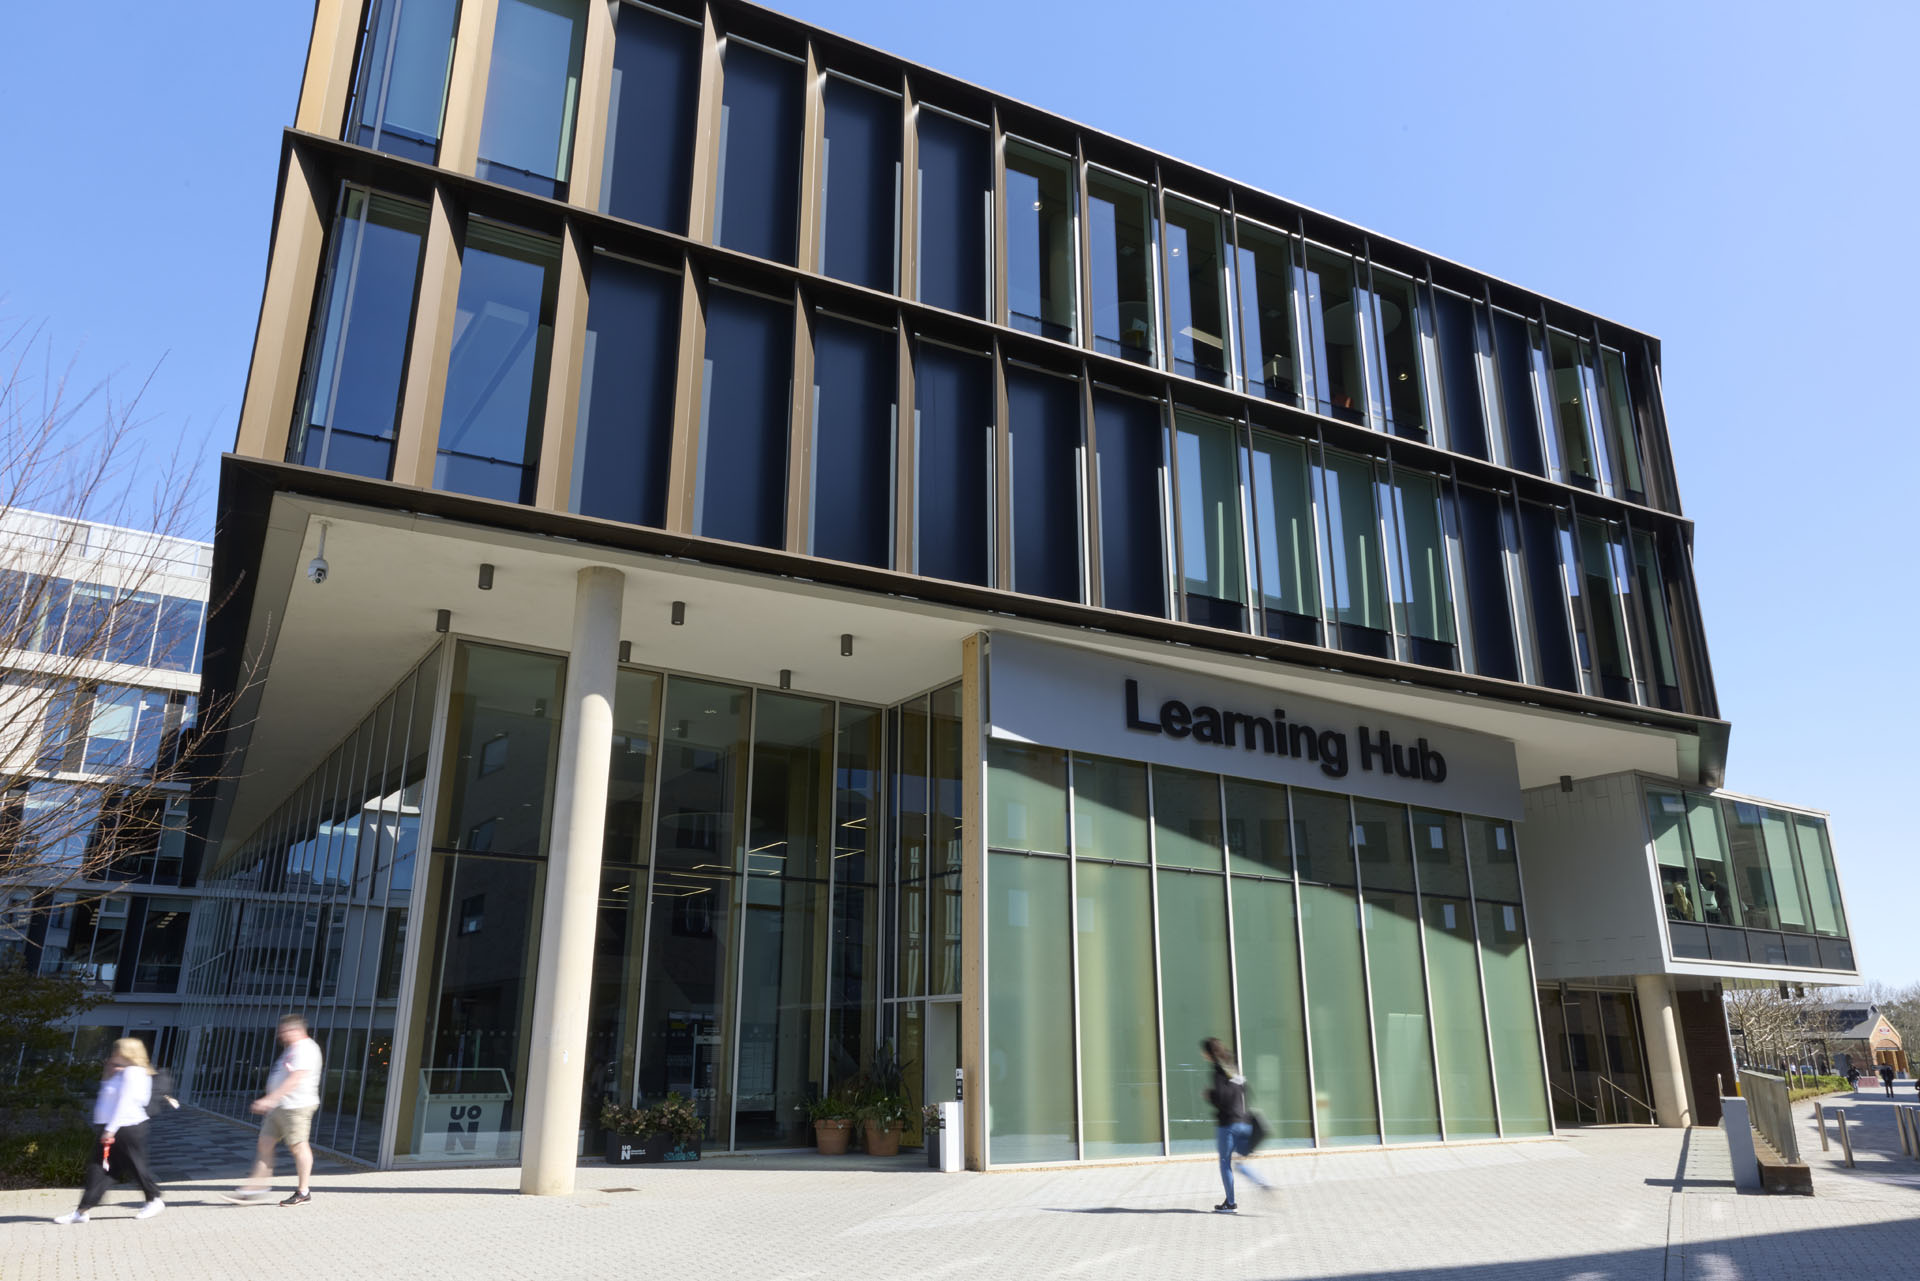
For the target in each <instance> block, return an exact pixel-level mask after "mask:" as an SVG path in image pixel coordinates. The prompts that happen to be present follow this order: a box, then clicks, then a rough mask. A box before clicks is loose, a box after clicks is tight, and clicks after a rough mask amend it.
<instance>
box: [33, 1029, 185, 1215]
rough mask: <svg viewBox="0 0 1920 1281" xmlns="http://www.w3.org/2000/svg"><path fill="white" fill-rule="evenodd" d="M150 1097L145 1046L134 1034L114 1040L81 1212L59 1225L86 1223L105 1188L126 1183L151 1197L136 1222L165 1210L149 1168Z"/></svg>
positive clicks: (98, 1100)
mask: <svg viewBox="0 0 1920 1281" xmlns="http://www.w3.org/2000/svg"><path fill="white" fill-rule="evenodd" d="M152 1098H153V1068H152V1067H151V1066H150V1065H149V1064H148V1062H147V1047H146V1045H145V1044H143V1043H142V1042H141V1041H140V1040H139V1039H137V1038H135V1037H131V1036H129V1037H125V1038H123V1039H122V1040H118V1041H115V1042H114V1043H113V1053H112V1054H110V1055H109V1056H108V1057H107V1065H106V1069H105V1070H104V1071H103V1072H102V1073H101V1076H100V1093H99V1094H98V1095H97V1096H96V1097H95V1099H94V1101H93V1123H94V1124H95V1125H96V1126H98V1127H100V1148H99V1151H98V1153H97V1154H96V1155H95V1156H94V1157H93V1158H92V1159H90V1160H89V1161H88V1162H87V1181H86V1187H85V1188H84V1189H83V1190H82V1191H81V1193H80V1207H79V1209H77V1210H70V1211H68V1212H67V1213H66V1214H63V1215H60V1216H59V1217H58V1218H56V1219H55V1220H54V1222H55V1223H85V1222H86V1221H87V1214H88V1212H89V1211H91V1210H92V1209H93V1207H94V1206H96V1205H99V1204H100V1199H101V1198H102V1197H104V1196H106V1194H107V1189H108V1188H109V1187H111V1186H113V1185H114V1184H115V1183H124V1182H126V1181H128V1180H132V1181H133V1182H135V1183H138V1184H139V1185H140V1191H141V1192H142V1193H143V1194H145V1196H146V1198H147V1200H146V1204H144V1205H142V1206H141V1207H140V1210H139V1212H138V1213H136V1214H135V1215H134V1216H133V1217H134V1218H136V1219H151V1218H152V1217H153V1216H154V1215H156V1214H158V1213H160V1211H162V1210H164V1209H166V1208H167V1203H166V1202H165V1201H163V1200H161V1199H160V1185H159V1184H157V1183H155V1182H154V1181H153V1171H152V1170H150V1169H149V1168H148V1167H147V1104H148V1103H149V1102H150V1101H151V1100H152Z"/></svg>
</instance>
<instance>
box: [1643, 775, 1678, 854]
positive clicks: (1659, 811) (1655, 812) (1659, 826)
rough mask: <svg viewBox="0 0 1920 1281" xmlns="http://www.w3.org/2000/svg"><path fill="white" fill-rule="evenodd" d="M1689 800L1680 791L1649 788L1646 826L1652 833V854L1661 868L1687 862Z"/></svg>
mask: <svg viewBox="0 0 1920 1281" xmlns="http://www.w3.org/2000/svg"><path fill="white" fill-rule="evenodd" d="M1686 821H1687V802H1686V800H1685V798H1683V797H1682V796H1681V795H1680V793H1678V792H1669V791H1665V790H1663V789H1659V788H1649V789H1647V826H1648V828H1649V829H1650V830H1651V831H1652V832H1653V856H1654V858H1655V859H1657V860H1658V861H1659V863H1660V865H1661V866H1662V867H1685V866H1686V865H1687V835H1686V832H1685V830H1684V829H1685V826H1686Z"/></svg>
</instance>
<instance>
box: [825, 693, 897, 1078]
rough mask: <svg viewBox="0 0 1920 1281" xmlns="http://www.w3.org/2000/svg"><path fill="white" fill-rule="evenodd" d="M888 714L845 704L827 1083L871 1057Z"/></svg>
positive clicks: (876, 990)
mask: <svg viewBox="0 0 1920 1281" xmlns="http://www.w3.org/2000/svg"><path fill="white" fill-rule="evenodd" d="M883 730H884V722H883V717H882V714H881V713H880V712H878V711H875V710H873V709H871V708H864V707H854V706H852V705H850V704H846V703H842V704H841V705H840V761H839V767H838V771H837V773H836V775H835V779H836V782H835V788H836V796H837V799H836V801H835V811H834V813H835V826H834V838H833V839H834V864H833V882H834V885H833V942H832V947H831V952H830V957H829V961H828V964H829V965H830V966H831V967H832V968H831V971H830V974H829V977H828V982H827V1001H828V1006H827V1018H828V1031H827V1037H828V1044H829V1050H828V1055H827V1063H828V1081H827V1088H828V1089H832V1088H833V1087H834V1086H835V1085H837V1084H839V1083H840V1082H841V1081H844V1080H846V1079H847V1078H848V1077H850V1076H851V1075H852V1074H853V1073H855V1072H857V1071H858V1070H859V1067H860V1065H861V1064H863V1063H866V1062H867V1061H869V1060H870V1059H871V1058H872V1057H873V1051H874V1049H875V1048H876V1047H877V1045H878V1036H877V1033H876V1030H875V1026H874V1024H875V1019H874V1015H875V1013H876V1007H877V1006H878V1004H879V1002H878V997H879V995H880V956H879V946H878V942H879V933H880V893H879V878H880V858H881V853H880V851H881V838H882V836H883V834H884V828H885V825H884V823H883V822H882V821H881V820H882V818H883V815H882V814H881V804H882V802H881V799H880V795H881V777H880V776H881V771H882V770H883V769H884V763H883V757H884V752H883V747H882V740H883Z"/></svg>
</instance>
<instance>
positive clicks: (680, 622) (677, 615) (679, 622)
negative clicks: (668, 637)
mask: <svg viewBox="0 0 1920 1281" xmlns="http://www.w3.org/2000/svg"><path fill="white" fill-rule="evenodd" d="M686 621H687V602H685V601H683V600H677V601H675V602H673V625H674V626H675V627H683V626H685V625H686Z"/></svg>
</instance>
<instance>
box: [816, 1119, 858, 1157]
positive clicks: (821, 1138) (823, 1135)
mask: <svg viewBox="0 0 1920 1281" xmlns="http://www.w3.org/2000/svg"><path fill="white" fill-rule="evenodd" d="M852 1137H853V1122H851V1121H848V1120H846V1119H844V1118H836V1119H834V1120H831V1121H815V1122H814V1123H813V1141H814V1142H815V1143H816V1144H818V1145H819V1148H820V1155H821V1156H839V1155H841V1154H842V1153H844V1152H845V1151H846V1150H847V1140H848V1139H851V1138H852Z"/></svg>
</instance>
